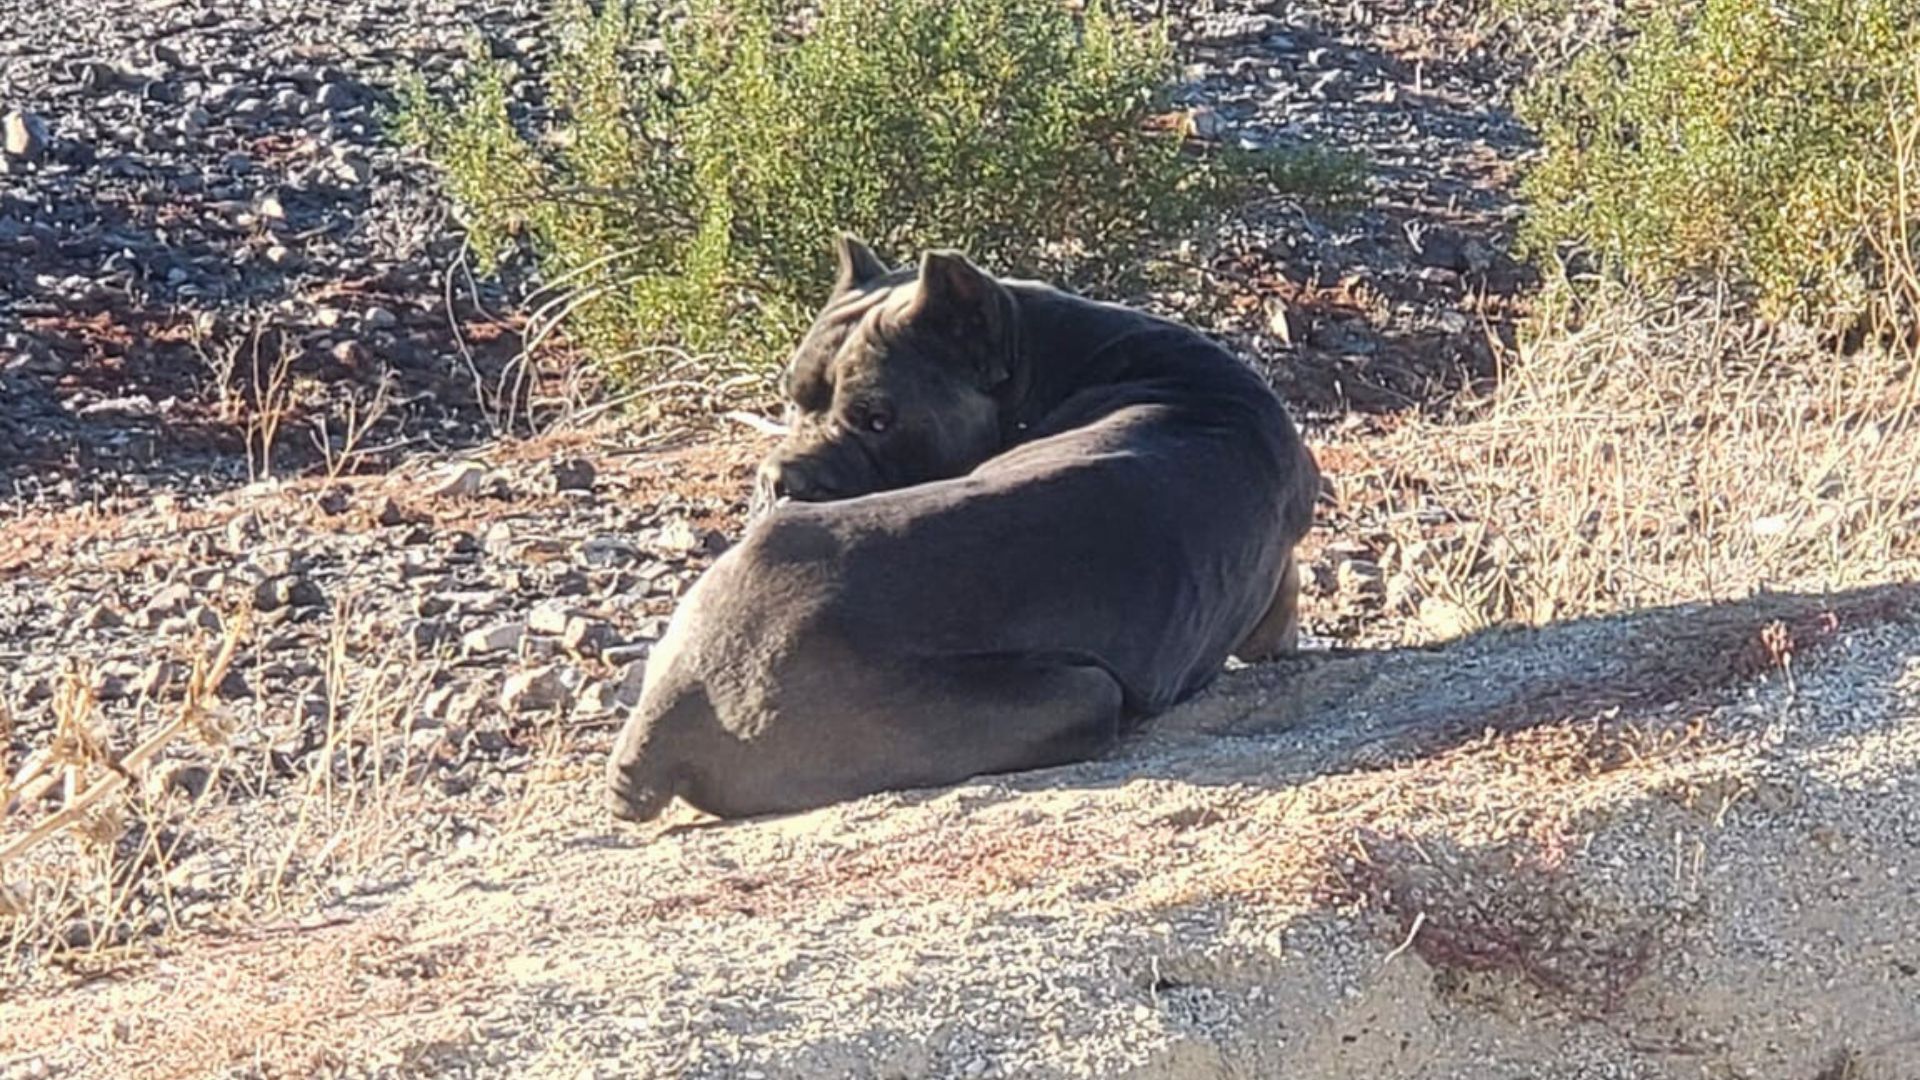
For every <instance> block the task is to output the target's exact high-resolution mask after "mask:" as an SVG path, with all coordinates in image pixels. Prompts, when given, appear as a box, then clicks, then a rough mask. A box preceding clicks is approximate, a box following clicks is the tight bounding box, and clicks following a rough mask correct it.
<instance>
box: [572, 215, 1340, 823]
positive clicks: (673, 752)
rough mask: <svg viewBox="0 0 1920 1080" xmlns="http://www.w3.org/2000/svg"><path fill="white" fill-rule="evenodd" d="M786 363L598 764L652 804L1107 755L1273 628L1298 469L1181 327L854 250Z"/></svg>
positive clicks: (1282, 610) (1296, 451)
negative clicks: (761, 433)
mask: <svg viewBox="0 0 1920 1080" xmlns="http://www.w3.org/2000/svg"><path fill="white" fill-rule="evenodd" d="M840 264H841V268H840V279H839V282H838V284H837V286H836V288H835V290H834V294H833V297H832V299H831V300H830V301H829V302H828V304H827V307H826V310H825V311H824V312H822V313H821V315H820V317H819V319H818V320H817V321H816V322H815V324H814V326H813V328H812V329H811V330H810V331H809V332H808V334H807V336H806V338H805V340H804V341H803V342H802V343H801V345H800V348H799V350H798V352H797V353H796V354H795V356H794V359H793V362H792V365H791V367H790V369H789V372H788V385H787V390H788V394H789V396H790V397H791V399H792V408H791V411H790V417H791V421H792V423H791V430H790V434H789V436H788V438H787V440H786V441H785V442H784V443H783V444H782V445H781V446H780V447H779V449H778V450H777V451H776V452H775V453H774V454H773V455H772V457H771V458H770V459H769V460H768V461H767V462H766V463H765V464H764V465H763V466H762V468H761V472H760V479H759V489H760V495H761V498H762V500H763V501H764V502H766V503H769V504H776V503H777V505H772V506H771V508H770V509H769V510H767V511H766V512H765V513H764V514H762V515H761V516H759V517H758V519H757V520H755V521H754V522H753V523H752V525H751V526H750V527H749V528H748V529H747V532H746V535H745V537H744V538H743V539H742V540H741V542H740V543H739V544H737V545H736V546H735V547H734V548H733V549H732V550H731V551H729V552H727V554H726V555H725V556H724V557H722V558H721V559H720V560H719V561H718V562H717V563H715V564H714V566H713V568H712V569H711V570H710V571H708V573H707V574H706V575H705V576H704V577H703V578H701V580H700V581H699V583H698V584H697V585H695V587H694V588H693V590H692V591H691V592H689V593H688V594H687V597H686V600H685V602H684V603H683V604H682V605H681V607H680V610H679V611H678V612H677V613H676V614H675V616H674V619H673V622H672V624H671V626H670V627H669V628H668V630H667V634H666V637H665V638H664V639H663V640H662V641H661V643H660V646H659V648H658V649H657V650H656V651H655V652H654V654H653V656H652V659H651V660H650V661H649V662H648V665H647V680H646V689H645V691H644V693H643V696H642V698H641V701H640V704H639V706H638V707H637V709H636V710H635V712H634V714H633V716H632V717H631V719H630V720H629V721H628V723H627V726H626V729H625V731H624V732H623V733H622V734H621V737H620V740H619V743H618V745H617V746H616V748H615V751H614V754H613V757H612V760H611V761H610V762H609V766H608V782H609V786H610V792H609V795H610V798H609V802H610V805H611V807H612V809H613V810H614V812H615V813H617V814H619V815H621V816H622V817H626V818H630V819H635V820H643V819H646V818H650V817H652V816H654V815H655V814H657V813H659V811H660V810H661V809H662V807H663V806H664V805H665V804H666V803H667V801H668V800H669V799H671V798H672V797H673V796H675V795H679V796H681V797H683V798H685V799H686V800H687V801H688V802H690V803H692V804H693V805H695V806H697V807H699V808H701V809H703V810H706V811H709V812H711V813H714V814H717V815H720V816H723V817H742V816H748V815H754V814H763V813H771V812H781V811H792V810H799V809H804V808H808V807H814V806H820V805H823V804H826V803H831V802H836V801H839V800H842V799H848V798H853V797H856V796H859V795H864V794H868V793H871V792H875V791H880V790H885V789H893V788H908V787H925V786H933V785H940V784H948V783H953V782H955V781H958V780H962V779H964V778H966V777H969V776H973V775H976V774H980V773H995V772H1008V771H1013V770H1019V769H1030V768H1037V767H1041V766H1047V765H1057V764H1061V763H1065V762H1069V761H1074V760H1079V759H1083V758H1086V757H1089V756H1091V755H1094V754H1097V753H1099V752H1101V751H1102V750H1103V749H1105V748H1106V747H1108V746H1109V745H1110V744H1112V743H1113V741H1114V740H1115V738H1116V737H1117V736H1118V734H1119V733H1120V731H1121V730H1122V726H1123V722H1124V721H1126V720H1129V719H1133V718H1138V717H1144V716H1150V715H1152V714H1154V713H1156V712H1159V711H1161V710H1163V709H1165V708H1167V707H1168V706H1170V705H1173V704H1175V703H1176V702H1179V701H1181V700H1182V699H1184V698H1186V697H1188V696H1189V695H1191V694H1193V693H1194V692H1196V691H1197V690H1199V689H1200V688H1201V687H1203V686H1204V685H1206V683H1207V682H1208V681H1209V680H1210V679H1212V678H1213V677H1214V675H1215V674H1216V673H1217V672H1218V671H1219V670H1220V667H1221V665H1222V664H1223V663H1224V662H1225V660H1226V658H1227V656H1228V655H1229V654H1230V653H1232V654H1235V655H1238V656H1240V657H1242V658H1243V659H1251V658H1258V657H1262V656H1267V655H1270V654H1274V653H1277V652H1281V651H1285V650H1289V649H1291V648H1292V647H1293V645H1294V642H1295V639H1296V636H1297V633H1298V617H1297V602H1298V593H1299V579H1298V576H1297V574H1296V572H1295V569H1294V562H1293V549H1294V545H1295V544H1296V543H1297V542H1298V541H1299V540H1300V538H1301V536H1302V535H1304V534H1305V533H1306V531H1307V528H1308V526H1309V524H1310V523H1311V521H1312V508H1313V502H1314V499H1315V496H1316V494H1317V493H1318V490H1319V474H1318V471H1317V469H1316V467H1315V465H1314V461H1313V458H1312V456H1311V455H1310V454H1309V453H1308V452H1307V450H1306V448H1305V446H1304V445H1303V444H1302V442H1301V440H1300V437H1299V434H1298V433H1297V432H1296V431H1295V429H1294V426H1293V424H1292V422H1291V421H1290V420H1289V419H1288V418H1287V414H1286V411H1285V409H1284V408H1283V407H1282V405H1281V403H1280V401H1279V399H1278V398H1276V397H1275V396H1274V394H1273V392H1272V391H1271V390H1269V389H1268V388H1267V386H1266V384H1265V383H1264V382H1262V381H1261V380H1260V379H1259V378H1258V377H1257V376H1256V375H1255V374H1254V373H1253V372H1252V371H1251V370H1250V369H1248V368H1247V367H1246V365H1244V364H1242V363H1241V362H1240V361H1238V360H1237V359H1235V358H1234V357H1233V356H1232V355H1231V354H1230V353H1228V352H1226V351H1225V350H1224V349H1222V348H1221V347H1220V346H1218V345H1216V344H1214V343H1213V342H1211V341H1209V340H1207V339H1206V338H1204V337H1202V336H1201V335H1199V334H1197V333H1195V332H1193V331H1191V330H1188V329H1186V328H1184V327H1181V326H1179V325H1177V324H1175V323H1171V322H1167V321H1165V320H1162V319H1157V318H1154V317H1151V316H1148V315H1145V314H1142V313H1139V312H1136V311H1132V310H1129V309H1127V308H1123V307H1119V306H1115V305H1111V304H1103V303H1095V302H1093V301H1089V300H1085V299H1082V298H1079V297H1075V296H1071V295H1069V294H1066V293H1063V292H1059V291H1057V290H1054V289H1052V288H1049V287H1047V286H1044V285H1040V284H1037V283H1032V282H1019V281H1002V280H997V279H995V278H993V277H991V276H989V275H987V274H986V273H984V272H982V271H981V270H979V269H977V268H976V267H975V266H974V265H973V264H972V263H970V262H968V261H967V260H966V259H965V258H964V257H963V256H961V255H958V254H954V253H949V252H935V253H930V254H928V255H927V256H926V257H925V258H924V260H923V261H922V262H921V264H920V267H919V269H918V272H917V273H916V272H914V271H912V270H903V271H890V270H888V269H887V268H886V266H884V265H883V264H882V263H881V262H880V260H879V259H878V258H876V257H875V256H874V254H873V253H872V252H871V251H869V250H868V249H867V248H866V247H864V246H863V245H861V244H860V243H859V242H858V241H854V240H852V239H846V240H843V241H842V243H841V245H840Z"/></svg>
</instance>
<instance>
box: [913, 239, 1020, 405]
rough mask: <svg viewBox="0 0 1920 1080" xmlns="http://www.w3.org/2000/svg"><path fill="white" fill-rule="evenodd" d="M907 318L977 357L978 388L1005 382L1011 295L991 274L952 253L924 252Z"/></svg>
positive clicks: (1012, 304)
mask: <svg viewBox="0 0 1920 1080" xmlns="http://www.w3.org/2000/svg"><path fill="white" fill-rule="evenodd" d="M907 313H908V316H909V317H910V318H911V319H912V320H913V321H915V322H918V323H920V324H922V325H929V326H934V327H938V328H940V329H941V330H943V331H945V332H948V333H952V334H954V335H956V336H957V337H959V338H960V339H962V340H964V341H966V342H967V343H968V344H969V345H970V346H971V348H970V350H969V351H971V352H974V353H976V354H977V355H979V356H980V357H981V365H982V370H981V376H982V381H983V385H984V386H985V387H988V388H991V387H994V386H998V385H999V384H1000V383H1002V382H1004V381H1005V380H1006V378H1007V374H1008V372H1007V352H1008V350H1009V348H1010V347H1011V344H1012V342H1011V336H1012V333H1013V321H1014V303H1013V296H1012V294H1011V293H1009V292H1007V290H1006V287H1005V286H1003V285H1001V284H1000V283H999V282H998V281H995V280H994V279H993V276H992V275H991V274H988V273H987V272H986V271H985V270H982V269H980V268H979V267H977V266H975V265H973V262H972V261H971V260H969V259H968V258H967V257H966V256H965V255H962V254H960V253H959V252H957V251H929V252H927V253H926V254H925V255H923V256H921V258H920V280H919V284H918V285H917V287H916V289H915V295H914V298H913V302H912V303H911V304H909V305H908V308H907Z"/></svg>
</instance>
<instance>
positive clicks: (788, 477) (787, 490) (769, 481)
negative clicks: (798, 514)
mask: <svg viewBox="0 0 1920 1080" xmlns="http://www.w3.org/2000/svg"><path fill="white" fill-rule="evenodd" d="M760 488H761V490H762V491H764V492H766V493H767V496H768V498H769V500H770V501H776V502H777V501H778V500H780V499H795V500H797V501H800V502H808V501H811V500H814V499H818V498H822V497H824V496H826V495H827V494H829V492H828V491H827V489H826V487H825V485H823V484H821V483H820V481H819V478H818V477H817V476H816V475H815V474H814V473H813V472H812V470H809V469H808V468H807V467H806V466H804V465H800V464H798V463H796V462H792V461H769V462H767V463H766V464H764V465H762V466H760Z"/></svg>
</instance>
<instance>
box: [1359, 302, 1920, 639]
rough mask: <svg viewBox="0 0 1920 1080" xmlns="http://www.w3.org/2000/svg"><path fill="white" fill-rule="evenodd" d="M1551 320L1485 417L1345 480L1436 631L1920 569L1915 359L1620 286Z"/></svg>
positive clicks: (1832, 585) (1387, 453)
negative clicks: (1849, 349)
mask: <svg viewBox="0 0 1920 1080" xmlns="http://www.w3.org/2000/svg"><path fill="white" fill-rule="evenodd" d="M1540 327H1541V329H1540V330H1539V331H1538V333H1537V334H1536V337H1535V340H1534V341H1533V342H1531V343H1530V344H1528V345H1526V346H1524V347H1523V348H1522V349H1521V350H1520V353H1519V355H1518V356H1516V357H1511V358H1510V361H1509V363H1508V365H1507V371H1506V374H1505V377H1504V379H1503V380H1502V383H1501V386H1500V388H1499V390H1498V391H1497V392H1496V393H1495V395H1494V397H1493V398H1492V400H1491V401H1488V402H1486V403H1485V404H1484V407H1483V408H1482V409H1481V410H1480V411H1479V412H1478V414H1477V415H1475V416H1473V417H1472V418H1470V419H1467V420H1465V421H1463V422H1460V421H1456V422H1446V421H1429V420H1412V421H1409V422H1408V423H1406V424H1404V425H1402V426H1401V427H1400V428H1398V429H1397V430H1396V431H1394V432H1393V433H1392V434H1391V435H1389V436H1388V437H1387V438H1386V439H1384V440H1382V441H1381V442H1380V443H1379V444H1377V445H1375V446H1372V447H1369V448H1368V450H1369V456H1370V457H1371V458H1372V459H1373V460H1374V462H1376V464H1375V466H1374V467H1373V468H1372V469H1370V470H1366V471H1363V472H1361V473H1359V474H1357V475H1350V476H1347V477H1344V478H1336V483H1338V484H1341V485H1342V486H1343V488H1344V490H1343V491H1342V496H1343V498H1345V499H1346V500H1348V501H1353V502H1361V503H1365V502H1369V501H1376V500H1382V499H1384V500H1386V501H1388V502H1390V503H1393V504H1394V505H1393V509H1394V511H1395V512H1394V513H1392V514H1391V515H1390V516H1389V517H1388V518H1387V520H1386V522H1385V524H1384V531H1385V532H1386V533H1387V534H1388V536H1387V539H1386V543H1385V545H1384V546H1386V547H1387V548H1388V549H1389V550H1390V551H1393V552H1397V563H1398V565H1397V566H1390V569H1395V570H1398V571H1401V572H1404V573H1405V574H1406V575H1408V577H1409V578H1410V579H1411V581H1412V582H1413V583H1414V585H1415V586H1417V588H1416V589H1415V590H1414V594H1413V602H1414V603H1417V604H1419V605H1420V607H1421V611H1420V613H1421V615H1422V616H1423V620H1424V621H1426V622H1427V623H1428V624H1429V626H1430V627H1433V628H1436V629H1438V630H1440V631H1443V632H1444V631H1445V630H1446V629H1449V628H1451V629H1452V630H1454V631H1455V632H1464V631H1470V630H1473V629H1478V628H1481V627H1484V626H1489V625H1495V624H1500V623H1506V622H1519V623H1523V624H1530V625H1538V624H1543V623H1547V622H1551V621H1555V620H1559V619H1566V618H1572V617H1578V616H1582V615H1590V614H1597V613H1601V612H1606V611H1615V610H1621V609H1626V608H1638V607H1645V606H1649V605H1655V604H1663V603H1672V602H1683V601H1692V600H1723V599H1732V598H1737V597H1740V596H1743V595H1748V594H1750V593H1752V592H1753V591H1755V590H1758V589H1763V588H1769V587H1773V588H1784V587H1788V586H1793V587H1797V588H1803V589H1806V588H1811V589H1838V588H1844V587H1848V586H1853V585H1860V584H1868V583H1875V582H1884V581H1889V580H1908V579H1913V578H1915V577H1920V426H1917V425H1916V424H1915V419H1916V405H1920V366H1916V364H1915V362H1914V359H1913V357H1912V355H1911V354H1909V353H1907V352H1905V351H1903V350H1899V349H1897V348H1878V349H1875V348H1870V349H1864V350H1861V351H1857V352H1854V353H1852V354H1845V355H1843V354H1836V353H1835V352H1833V351H1831V350H1828V349H1825V348H1823V347H1821V345H1820V344H1819V343H1818V342H1817V341H1815V340H1813V339H1812V338H1811V337H1810V336H1808V335H1805V334H1801V333H1796V332H1795V331H1793V330H1791V329H1787V328H1780V327H1765V326H1761V325H1759V324H1757V323H1756V322H1754V321H1752V320H1750V319H1748V318H1746V317H1745V316H1744V315H1743V314H1742V313H1741V312H1739V311H1736V310H1734V309H1733V307H1732V306H1731V305H1730V304H1729V303H1727V302H1725V301H1724V300H1721V299H1706V300H1697V301H1691V302H1683V301H1673V300H1668V301H1664V302H1656V301H1651V300H1648V299H1646V298H1644V297H1642V296H1637V295H1634V294H1631V293H1628V292H1626V291H1624V290H1616V291H1610V292H1607V293H1606V294H1604V295H1602V296H1599V297H1597V298H1593V299H1590V300H1589V301H1587V302H1586V303H1584V304H1583V305H1581V307H1580V310H1578V311H1577V312H1576V311H1575V310H1573V307H1572V304H1571V302H1570V301H1564V300H1563V301H1559V302H1558V305H1557V306H1555V307H1554V308H1553V309H1552V310H1549V311H1547V312H1545V313H1544V314H1543V315H1542V316H1541V323H1540ZM1555 327H1560V328H1562V329H1558V330H1556V329H1554V328H1555ZM1436 517H1439V518H1444V519H1447V520H1446V521H1445V523H1443V524H1442V525H1440V526H1439V527H1438V528H1437V529H1436V528H1435V527H1434V526H1433V525H1432V524H1431V522H1432V520H1433V519H1434V518H1436ZM1442 636H1445V635H1444V633H1443V634H1442Z"/></svg>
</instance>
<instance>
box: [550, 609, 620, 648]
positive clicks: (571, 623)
mask: <svg viewBox="0 0 1920 1080" xmlns="http://www.w3.org/2000/svg"><path fill="white" fill-rule="evenodd" d="M612 641H613V628H612V627H611V626H608V625H607V624H606V623H603V622H601V621H600V620H598V619H589V618H587V617H585V616H583V615H575V616H573V617H572V618H570V619H568V620H567V625H566V628H565V629H564V630H563V631H561V634H560V644H561V645H562V646H564V647H565V648H566V649H567V651H568V652H571V653H573V654H575V655H577V656H596V655H598V654H599V653H600V651H601V650H602V649H604V648H606V647H607V645H608V644H609V643H611V642H612Z"/></svg>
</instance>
